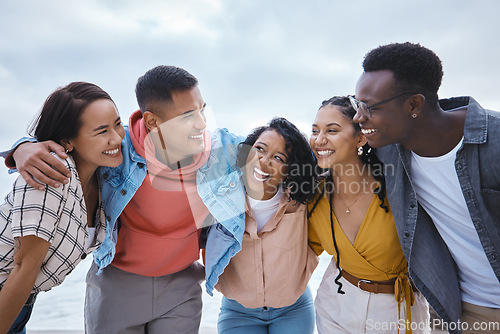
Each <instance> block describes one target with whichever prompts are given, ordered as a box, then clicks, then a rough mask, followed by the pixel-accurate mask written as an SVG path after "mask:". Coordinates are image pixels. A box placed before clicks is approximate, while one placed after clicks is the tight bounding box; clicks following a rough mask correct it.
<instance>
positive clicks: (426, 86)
mask: <svg viewBox="0 0 500 334" xmlns="http://www.w3.org/2000/svg"><path fill="white" fill-rule="evenodd" d="M363 70H364V71H365V72H373V71H381V70H389V71H391V72H392V73H393V75H394V79H395V80H396V81H397V82H398V87H396V89H397V90H398V91H400V92H401V93H404V92H415V93H420V94H423V95H424V96H425V98H426V101H427V102H428V103H430V104H435V103H437V100H438V94H437V92H438V90H439V87H440V86H441V80H442V78H443V66H442V64H441V60H440V59H439V57H438V56H437V55H436V54H435V53H434V52H433V51H431V50H429V49H427V48H425V47H423V46H422V45H420V44H414V43H410V42H406V43H392V44H387V45H382V46H379V47H377V48H375V49H373V50H371V51H370V52H368V53H367V54H366V55H365V58H364V61H363Z"/></svg>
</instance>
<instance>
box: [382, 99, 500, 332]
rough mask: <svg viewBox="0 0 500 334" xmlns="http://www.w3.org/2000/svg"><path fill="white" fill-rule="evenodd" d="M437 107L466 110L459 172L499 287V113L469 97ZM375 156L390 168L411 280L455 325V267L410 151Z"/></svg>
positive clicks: (393, 148)
mask: <svg viewBox="0 0 500 334" xmlns="http://www.w3.org/2000/svg"><path fill="white" fill-rule="evenodd" d="M439 103H440V105H441V108H442V109H443V110H451V109H455V108H458V107H461V106H467V107H468V111H467V116H466V120H465V127H464V141H463V146H462V147H461V148H460V149H459V151H458V152H457V157H456V160H455V169H456V171H457V175H458V179H459V182H460V186H461V188H462V192H463V195H464V197H465V201H466V203H467V208H468V210H469V213H470V216H471V218H472V221H473V223H474V226H475V227H476V230H477V233H478V235H479V239H480V240H481V244H482V246H483V248H484V252H485V253H486V256H487V258H488V260H489V262H490V265H491V267H492V268H493V271H494V272H495V275H496V276H497V278H498V280H499V282H500V164H499V158H498V155H499V154H500V113H499V112H496V111H491V110H485V109H483V108H482V107H481V106H480V105H479V104H478V103H477V102H476V101H475V100H474V99H473V98H471V97H457V98H452V99H447V100H440V101H439ZM377 152H378V155H379V157H380V158H381V160H382V161H383V162H384V163H385V164H386V165H387V166H386V171H387V173H386V174H387V175H386V189H387V196H388V198H389V202H390V205H391V208H392V213H393V215H394V220H395V222H396V228H397V230H398V234H399V240H400V241H401V246H402V248H403V252H404V254H405V256H406V259H407V260H408V264H409V271H410V276H411V278H412V279H413V281H414V282H415V285H416V286H417V288H418V289H419V290H420V291H421V292H422V294H423V295H424V296H425V298H426V299H427V301H428V302H429V304H430V305H431V306H432V307H433V308H434V310H435V311H436V312H437V313H438V314H439V316H440V317H441V318H442V319H443V320H445V321H454V322H456V321H457V320H458V319H460V317H461V313H462V310H461V295H460V287H459V283H458V275H457V270H456V264H455V261H454V260H453V258H452V257H451V255H450V252H449V250H448V248H447V247H446V244H445V243H444V241H443V239H442V238H441V236H440V235H439V233H438V231H437V230H436V227H435V226H434V223H433V222H432V219H431V218H430V217H429V215H428V214H427V213H426V212H425V210H424V209H423V208H422V207H421V206H420V205H419V204H418V202H417V196H416V193H415V190H414V189H413V186H412V181H411V173H410V164H411V152H410V151H409V150H407V149H405V148H404V147H402V146H401V145H399V144H394V145H388V146H385V147H383V148H381V149H379V150H378V151H377ZM392 167H394V170H393V169H392ZM451 333H459V331H451Z"/></svg>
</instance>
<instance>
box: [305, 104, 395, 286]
mask: <svg viewBox="0 0 500 334" xmlns="http://www.w3.org/2000/svg"><path fill="white" fill-rule="evenodd" d="M325 106H335V107H337V108H338V110H340V112H341V113H342V115H344V116H345V117H347V118H348V119H350V120H351V121H352V119H353V118H354V115H355V114H356V111H355V110H354V109H353V107H352V105H351V102H350V101H349V98H348V97H347V96H334V97H332V98H330V99H328V100H325V101H323V102H322V103H321V107H319V109H321V108H323V107H325ZM352 126H353V128H354V131H355V132H356V133H359V132H360V131H361V128H360V127H359V124H358V123H354V121H352ZM362 149H363V153H362V154H361V155H360V157H359V158H360V159H361V161H362V162H363V164H365V165H366V166H368V168H370V169H371V173H372V175H373V177H374V178H375V180H377V181H378V182H379V186H378V187H377V188H376V189H375V190H374V193H376V194H377V196H378V198H379V199H380V204H379V206H380V207H381V208H383V209H384V210H385V212H389V208H388V207H387V205H386V204H385V178H384V173H383V171H384V165H383V163H382V162H381V161H380V160H379V159H378V158H377V155H376V154H375V152H376V150H375V148H372V147H371V146H370V145H368V143H367V144H365V145H364V146H363V147H362ZM333 193H334V189H333V177H332V175H331V174H328V175H327V177H326V180H325V182H324V183H323V186H321V185H320V187H318V192H317V194H316V195H317V198H316V201H315V202H314V204H313V207H312V208H311V210H309V212H308V215H307V216H308V218H309V217H311V215H312V213H313V211H314V209H315V208H316V206H317V205H318V203H319V201H320V200H321V198H322V197H323V196H324V195H325V194H327V195H328V201H329V204H330V225H331V230H332V238H333V246H334V248H335V252H336V253H337V258H336V261H335V262H336V265H337V269H338V270H339V274H338V275H337V277H336V278H335V283H336V284H337V285H338V290H337V292H338V293H340V294H344V291H342V283H341V282H340V281H339V279H340V277H341V276H342V274H341V270H340V253H339V250H338V247H337V240H336V238H335V232H334V228H333V208H332V201H333ZM318 194H319V196H318Z"/></svg>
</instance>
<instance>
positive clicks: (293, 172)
mask: <svg viewBox="0 0 500 334" xmlns="http://www.w3.org/2000/svg"><path fill="white" fill-rule="evenodd" d="M269 130H274V131H276V132H277V133H279V134H280V135H281V136H282V137H283V138H284V139H285V142H286V146H285V149H286V153H287V155H288V160H287V168H288V172H287V176H286V178H285V180H284V181H283V187H288V188H289V189H290V198H291V199H292V200H294V201H296V202H297V203H307V202H308V201H310V200H312V198H313V197H314V190H315V175H316V166H317V165H316V161H315V159H314V156H313V153H312V151H311V148H310V146H309V143H308V141H307V139H306V137H305V136H304V135H303V134H302V133H301V132H300V131H299V129H297V127H296V126H295V125H294V124H293V123H291V122H290V121H288V120H287V119H286V118H283V117H275V118H273V119H272V120H271V121H270V122H269V123H268V124H267V125H265V126H261V127H258V128H256V129H254V130H253V131H252V132H251V133H250V134H249V135H248V136H247V138H246V139H245V141H244V142H242V143H241V144H240V145H239V153H238V158H237V163H236V164H237V166H238V167H240V168H243V167H244V166H245V165H246V162H247V158H248V154H249V153H250V150H251V148H252V146H253V144H255V142H256V141H257V139H258V138H259V136H260V135H261V134H262V133H263V132H265V131H269Z"/></svg>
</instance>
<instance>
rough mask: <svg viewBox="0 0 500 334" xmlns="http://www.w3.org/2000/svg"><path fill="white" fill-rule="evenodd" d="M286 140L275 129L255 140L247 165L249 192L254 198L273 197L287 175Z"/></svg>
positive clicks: (266, 198)
mask: <svg viewBox="0 0 500 334" xmlns="http://www.w3.org/2000/svg"><path fill="white" fill-rule="evenodd" d="M287 161H288V154H287V152H286V141H285V139H284V138H283V136H281V135H280V134H279V133H278V132H276V131H275V130H272V129H271V130H266V131H264V132H263V133H262V134H261V135H260V136H259V137H258V138H257V140H256V141H255V143H254V144H253V146H252V149H251V150H250V153H249V154H248V158H247V163H246V165H245V186H246V191H247V194H248V195H249V196H250V197H252V198H254V199H262V200H268V199H270V198H272V197H273V196H274V195H275V194H276V192H277V191H278V188H279V187H280V186H281V183H283V181H284V180H285V177H286V175H287Z"/></svg>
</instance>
